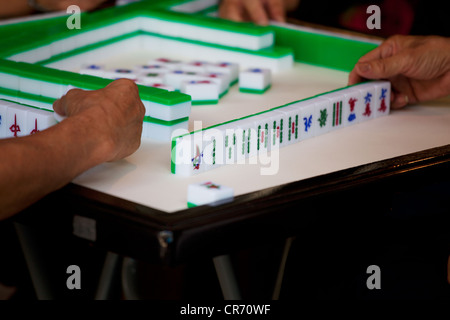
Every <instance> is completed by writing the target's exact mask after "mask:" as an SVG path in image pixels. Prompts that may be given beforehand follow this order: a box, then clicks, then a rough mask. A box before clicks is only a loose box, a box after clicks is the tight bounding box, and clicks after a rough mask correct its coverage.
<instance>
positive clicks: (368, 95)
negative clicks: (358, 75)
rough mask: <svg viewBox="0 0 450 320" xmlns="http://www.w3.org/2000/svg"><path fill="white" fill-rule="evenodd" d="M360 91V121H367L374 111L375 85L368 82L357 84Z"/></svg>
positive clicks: (373, 114)
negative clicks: (361, 105) (361, 104)
mask: <svg viewBox="0 0 450 320" xmlns="http://www.w3.org/2000/svg"><path fill="white" fill-rule="evenodd" d="M357 88H358V90H359V91H360V92H361V96H362V100H363V101H362V102H363V108H362V113H361V114H360V121H361V122H362V121H367V120H370V119H373V118H374V116H375V112H376V93H375V87H374V86H373V85H370V83H365V84H362V85H359V86H357Z"/></svg>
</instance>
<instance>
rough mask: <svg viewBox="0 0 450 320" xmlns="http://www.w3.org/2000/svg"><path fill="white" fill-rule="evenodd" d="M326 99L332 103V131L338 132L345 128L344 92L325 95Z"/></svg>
mask: <svg viewBox="0 0 450 320" xmlns="http://www.w3.org/2000/svg"><path fill="white" fill-rule="evenodd" d="M323 97H324V98H326V99H328V101H329V103H330V111H331V113H330V122H331V130H336V129H340V128H343V127H345V123H346V122H345V121H344V120H345V119H344V99H345V95H344V94H343V93H342V92H332V93H329V94H325V95H324V96H323Z"/></svg>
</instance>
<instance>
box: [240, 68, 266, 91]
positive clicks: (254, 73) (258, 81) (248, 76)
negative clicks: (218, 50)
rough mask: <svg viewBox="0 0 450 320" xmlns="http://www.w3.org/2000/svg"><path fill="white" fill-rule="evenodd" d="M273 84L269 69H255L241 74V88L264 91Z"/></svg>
mask: <svg viewBox="0 0 450 320" xmlns="http://www.w3.org/2000/svg"><path fill="white" fill-rule="evenodd" d="M270 84H271V72H270V70H269V69H262V68H253V69H247V70H245V71H241V72H240V73H239V88H243V89H254V90H264V89H266V88H267V87H268V86H269V85H270Z"/></svg>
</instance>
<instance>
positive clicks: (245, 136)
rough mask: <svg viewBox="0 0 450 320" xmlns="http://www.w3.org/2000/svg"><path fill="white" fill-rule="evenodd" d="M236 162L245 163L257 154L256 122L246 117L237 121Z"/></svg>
mask: <svg viewBox="0 0 450 320" xmlns="http://www.w3.org/2000/svg"><path fill="white" fill-rule="evenodd" d="M235 124H236V129H235V130H236V132H235V133H236V162H237V163H245V161H246V160H245V159H246V158H247V157H249V156H254V155H256V151H257V146H256V144H257V133H256V128H255V127H256V123H255V122H254V121H253V119H252V118H251V117H250V118H246V119H242V120H238V121H236V123H235Z"/></svg>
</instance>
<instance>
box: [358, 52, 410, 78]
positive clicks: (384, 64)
mask: <svg viewBox="0 0 450 320" xmlns="http://www.w3.org/2000/svg"><path fill="white" fill-rule="evenodd" d="M408 51H409V50H406V51H402V52H400V53H398V54H396V55H394V56H392V57H388V58H385V59H376V60H372V61H367V62H358V63H357V64H356V66H355V70H356V72H357V73H358V75H359V76H361V77H363V78H367V79H387V78H392V77H394V76H397V75H403V74H405V73H406V72H407V70H408V68H410V66H411V65H412V62H413V61H411V55H409V52H408Z"/></svg>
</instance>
